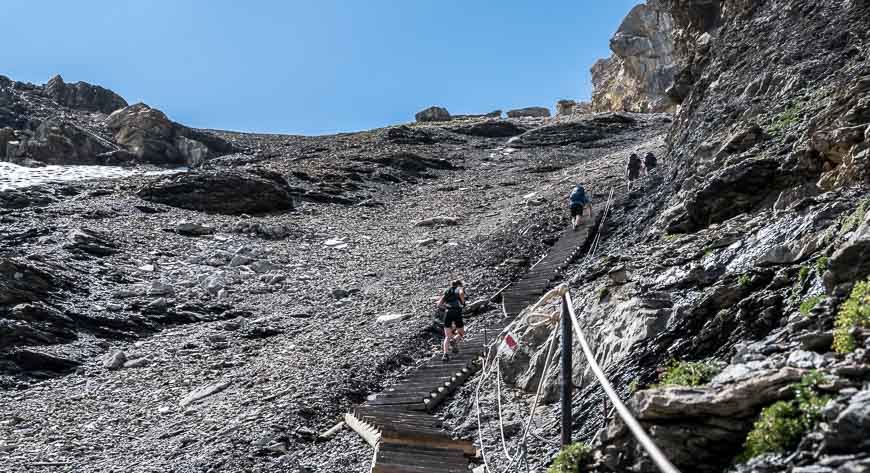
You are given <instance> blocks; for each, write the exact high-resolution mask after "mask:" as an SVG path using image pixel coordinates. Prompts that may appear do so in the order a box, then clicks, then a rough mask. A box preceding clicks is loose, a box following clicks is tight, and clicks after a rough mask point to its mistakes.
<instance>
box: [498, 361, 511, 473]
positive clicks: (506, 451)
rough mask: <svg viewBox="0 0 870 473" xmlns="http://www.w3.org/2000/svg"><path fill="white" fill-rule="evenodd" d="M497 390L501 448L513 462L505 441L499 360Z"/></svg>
mask: <svg viewBox="0 0 870 473" xmlns="http://www.w3.org/2000/svg"><path fill="white" fill-rule="evenodd" d="M495 389H496V391H495V392H496V401H497V402H498V428H499V430H500V431H501V447H502V449H503V450H504V454H505V456H506V457H507V458H508V460H510V461H511V462H513V461H514V459H513V457H511V454H510V451H509V450H508V446H507V440H505V435H504V422H503V421H502V416H501V366H500V365H499V363H498V358H497V357H496V360H495Z"/></svg>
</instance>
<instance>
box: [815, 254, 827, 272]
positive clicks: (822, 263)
mask: <svg viewBox="0 0 870 473" xmlns="http://www.w3.org/2000/svg"><path fill="white" fill-rule="evenodd" d="M827 270H828V257H827V256H822V257H821V258H819V259H817V260H816V276H818V277H822V275H823V274H825V271H827Z"/></svg>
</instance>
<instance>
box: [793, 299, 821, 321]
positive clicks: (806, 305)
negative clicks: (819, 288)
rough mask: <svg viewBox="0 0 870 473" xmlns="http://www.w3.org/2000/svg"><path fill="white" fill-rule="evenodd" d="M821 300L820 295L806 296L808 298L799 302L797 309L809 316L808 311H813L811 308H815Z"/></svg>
mask: <svg viewBox="0 0 870 473" xmlns="http://www.w3.org/2000/svg"><path fill="white" fill-rule="evenodd" d="M821 300H822V296H813V297H808V298H806V299H804V301H803V302H801V305H800V307H798V310H799V311H800V313H801V314H803V315H805V316H809V315H810V312H812V311H813V308H815V307H816V306H817V305H818V304H819V302H821Z"/></svg>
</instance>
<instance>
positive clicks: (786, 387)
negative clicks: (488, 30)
mask: <svg viewBox="0 0 870 473" xmlns="http://www.w3.org/2000/svg"><path fill="white" fill-rule="evenodd" d="M657 8H661V9H662V11H663V13H664V14H666V15H668V17H669V18H670V19H671V20H672V22H673V23H672V30H671V35H670V38H671V41H672V51H673V62H674V64H676V65H677V66H676V67H677V72H676V74H675V80H674V83H673V85H672V86H670V87H668V88H667V89H668V90H667V94H668V96H669V97H670V98H671V99H672V100H673V101H674V102H676V103H679V104H680V106H679V108H678V109H677V110H676V113H675V115H674V117H675V118H674V124H673V126H672V127H671V129H670V132H669V135H668V138H667V144H666V146H667V148H668V153H667V156H666V157H665V159H664V160H663V162H664V167H665V169H664V172H663V173H661V170H660V173H661V174H659V175H658V176H653V177H652V178H649V179H647V180H646V181H645V182H644V184H643V186H642V190H641V191H636V192H633V193H628V194H626V195H625V197H624V198H622V199H617V204H616V209H615V210H614V212H613V214H612V215H611V216H610V218H609V220H610V222H609V224H607V225H606V226H605V227H604V228H603V229H602V238H603V244H602V249H601V250H600V253H601V254H602V256H600V257H597V258H593V259H590V260H586V261H584V264H582V265H579V264H578V265H577V267H576V268H574V269H573V270H572V271H571V272H569V274H568V275H566V277H565V282H567V283H568V284H569V285H570V286H571V289H572V292H573V293H574V294H575V309H576V310H577V312H578V317H579V319H580V321H581V324H582V325H583V328H584V331H585V332H586V333H587V336H588V337H589V338H590V343H591V344H592V345H593V350H594V351H595V353H596V357H597V359H598V360H599V361H600V362H601V363H602V364H603V365H604V368H605V371H606V372H607V375H608V377H609V378H610V379H611V380H612V381H613V382H614V384H615V385H616V387H617V389H618V390H619V391H620V392H621V395H622V397H623V399H625V400H627V401H628V404H629V407H630V408H632V409H633V410H634V412H635V414H636V415H637V417H638V418H639V419H640V421H641V422H642V423H643V425H644V426H645V427H646V428H647V430H648V431H649V432H650V433H651V435H652V436H653V438H654V440H655V441H656V442H657V443H658V444H659V445H660V446H661V447H662V448H663V450H664V451H665V454H666V456H667V457H668V458H670V459H671V460H672V461H673V462H674V463H675V464H676V465H677V466H679V467H680V468H682V469H683V471H709V472H719V471H764V472H792V471H794V472H810V471H812V472H826V473H827V472H854V471H867V469H868V468H870V457H868V455H867V452H868V444H867V441H866V435H861V434H858V432H866V429H867V427H868V425H870V391H868V385H870V384H868V383H870V356H868V354H870V343H868V331H867V327H868V325H870V321H868V319H867V316H866V314H867V311H868V307H870V305H868V302H870V299H868V296H867V294H868V286H867V283H866V281H867V278H868V276H870V256H868V255H870V244H868V241H870V237H868V232H870V212H867V208H868V206H870V201H868V199H867V195H868V191H870V179H868V157H870V152H868V148H870V143H868V138H870V137H868V132H870V112H868V110H870V108H868V106H870V105H868V104H870V68H868V65H867V57H870V34H868V31H870V3H868V2H867V1H864V0H851V1H839V0H816V1H810V0H789V1H744V0H668V1H663V2H657ZM633 15H637V13H636V11H633V12H632V14H630V15H629V16H630V17H631V16H633ZM615 76H618V75H615ZM612 83H613V82H610V84H612ZM604 90H614V89H603V88H599V92H601V91H604ZM636 90H639V89H636ZM598 96H599V97H601V96H602V95H601V94H599V95H598ZM599 103H602V102H599ZM604 103H607V102H604ZM609 106H610V105H607V106H605V107H601V108H603V109H607V108H608V107H609ZM586 183H587V184H588V185H593V186H594V185H595V184H594V183H592V184H589V182H588V181H586ZM608 274H619V275H621V276H619V277H613V276H608ZM555 308H556V307H553V309H555ZM859 314H865V315H859ZM512 330H514V332H515V333H516V334H518V336H519V337H520V338H521V339H522V343H521V346H522V347H523V348H522V349H521V350H520V353H519V354H518V355H515V356H512V357H504V358H502V359H501V360H500V362H501V365H502V369H503V370H504V372H505V373H506V378H507V379H510V380H511V381H512V382H513V384H514V385H515V386H517V387H519V388H521V389H526V390H529V391H533V390H534V388H536V387H537V382H538V381H539V380H541V379H543V380H544V393H545V394H547V396H545V398H546V399H548V400H552V399H554V398H555V394H556V392H557V389H556V388H557V386H558V383H559V378H558V372H557V369H556V368H555V367H556V366H557V365H558V362H557V361H556V360H555V359H553V360H551V364H550V366H552V367H554V368H552V369H551V370H550V371H549V372H548V373H544V372H543V367H544V365H545V362H544V361H545V359H546V350H545V348H546V346H547V341H548V340H550V339H551V338H552V337H555V336H557V335H556V333H555V332H554V331H550V332H548V331H546V330H544V329H542V328H541V327H533V326H531V325H530V324H528V323H527V322H522V321H521V322H519V323H517V324H516V325H515V326H514V327H512ZM573 350H574V353H575V359H574V369H573V373H574V376H573V380H572V381H573V383H574V384H575V385H576V386H577V390H578V393H577V397H576V398H575V399H574V414H575V423H574V427H575V431H574V435H575V438H577V439H578V440H583V441H586V442H591V443H592V444H593V445H594V447H595V450H594V452H593V454H592V455H590V457H589V460H590V464H591V465H592V466H590V468H593V470H592V471H602V472H603V471H607V472H612V471H620V472H623V471H643V472H647V471H657V469H656V468H655V467H654V466H653V465H652V463H651V462H650V460H649V458H648V457H647V456H646V455H645V454H644V453H643V452H642V450H641V449H640V448H639V447H638V446H637V444H636V443H635V442H634V440H633V438H632V436H631V435H630V434H629V433H628V431H627V430H626V429H625V427H624V425H623V424H622V423H621V422H620V421H619V420H618V419H616V418H615V417H613V416H612V414H611V413H609V406H608V404H607V403H606V402H605V401H604V396H603V393H602V392H601V389H600V387H599V386H598V385H597V382H596V381H595V379H594V378H593V377H592V376H591V374H590V373H589V371H588V367H587V365H586V364H585V362H584V361H583V360H582V358H581V359H580V360H578V359H577V357H578V356H577V355H576V354H578V353H580V349H579V347H578V346H575V347H574V348H573ZM557 355H558V351H557V352H556V356H557ZM689 363H691V364H689ZM674 366H677V367H679V368H678V369H677V372H679V370H680V369H684V370H686V371H692V370H695V371H693V373H694V374H697V373H700V372H703V373H704V374H697V376H695V377H693V376H694V374H693V376H687V377H684V378H682V379H677V380H673V379H672V378H673V376H671V375H672V374H673V373H674V370H673V369H671V368H669V367H674ZM687 367H688V368H687ZM683 374H685V373H683ZM663 375H664V376H663ZM669 377H670V378H669ZM677 377H678V378H679V376H677ZM658 384H662V385H658ZM526 408H527V406H524V407H523V408H520V409H519V410H518V415H527V411H524V409H526ZM548 408H549V411H548V412H549V413H550V414H552V415H556V414H557V413H558V408H557V407H555V406H553V405H551V406H548ZM540 425H541V427H540V428H539V429H537V430H535V432H536V433H537V434H538V435H539V436H540V437H541V438H543V439H545V440H546V439H548V438H549V439H553V438H556V437H557V436H558V429H557V428H556V427H555V426H554V425H553V424H552V423H551V424H549V426H548V424H546V423H544V422H541V424H540ZM460 431H461V430H460ZM528 443H529V445H527V449H528V450H534V451H537V452H539V453H540V455H541V456H542V457H544V458H550V457H551V456H552V454H555V453H556V451H557V450H558V449H557V448H554V447H553V446H551V445H550V444H548V443H547V442H546V441H540V442H539V441H537V440H532V441H530V442H528ZM546 462H547V460H545V461H543V462H542V464H546Z"/></svg>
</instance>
